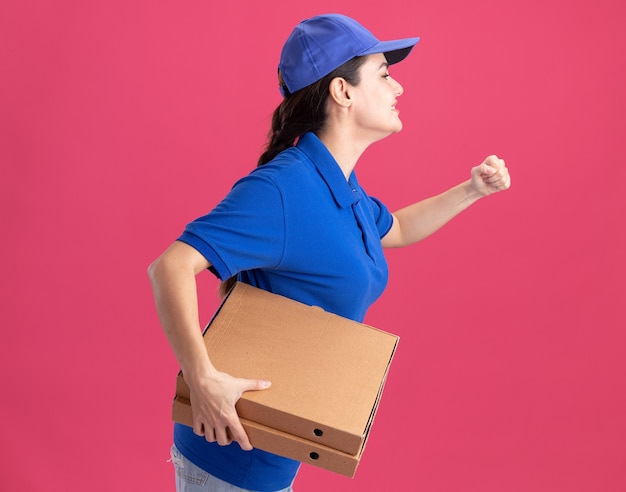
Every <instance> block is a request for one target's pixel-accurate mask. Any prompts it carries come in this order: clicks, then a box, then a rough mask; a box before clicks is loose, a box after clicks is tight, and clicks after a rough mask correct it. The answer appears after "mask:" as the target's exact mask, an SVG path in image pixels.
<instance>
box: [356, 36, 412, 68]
mask: <svg viewBox="0 0 626 492" xmlns="http://www.w3.org/2000/svg"><path fill="white" fill-rule="evenodd" d="M419 40H420V38H405V39H396V40H394V41H380V42H378V43H377V44H375V45H374V46H372V47H371V48H369V49H367V50H365V51H363V52H361V53H359V55H360V56H365V55H373V54H375V53H383V54H384V55H385V58H387V63H389V65H393V64H394V63H398V62H401V61H402V60H404V59H405V58H406V57H407V56H408V54H409V53H410V52H411V50H412V49H413V46H415V45H416V44H417V43H418V42H419Z"/></svg>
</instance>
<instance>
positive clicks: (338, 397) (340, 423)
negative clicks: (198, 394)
mask: <svg viewBox="0 0 626 492" xmlns="http://www.w3.org/2000/svg"><path fill="white" fill-rule="evenodd" d="M204 340H205V344H206V347H207V351H208V353H209V357H210V358H211V361H212V362H213V364H214V365H215V367H216V368H218V369H219V370H220V371H224V372H227V373H229V374H231V375H233V376H238V377H245V378H258V379H268V380H270V381H272V386H271V388H270V389H268V390H264V391H258V392H247V393H245V394H244V395H243V396H242V398H241V399H240V401H239V402H238V403H237V412H238V413H239V416H240V417H241V418H242V419H245V420H248V421H250V422H254V423H256V424H259V425H261V426H266V427H268V428H271V429H274V430H276V431H278V432H280V433H285V434H287V435H291V436H295V437H299V438H301V439H305V440H306V441H311V442H312V443H317V444H320V445H323V446H326V447H328V448H332V449H335V450H337V451H339V452H342V453H347V454H348V455H350V456H355V455H357V454H358V453H359V452H360V451H361V450H362V448H363V446H364V443H365V441H366V439H367V435H368V432H369V428H370V425H371V422H372V419H373V418H374V415H375V412H376V409H377V406H378V402H379V399H380V395H381V392H382V388H383V385H384V381H385V378H386V375H387V371H388V368H389V364H390V363H391V360H392V357H393V355H394V352H395V348H396V345H397V342H398V337H397V336H395V335H392V334H389V333H385V332H383V331H381V330H378V329H376V328H373V327H370V326H367V325H364V324H361V323H357V322H355V321H351V320H348V319H345V318H342V317H340V316H336V315H334V314H331V313H327V312H325V311H324V310H322V309H320V308H317V307H311V306H306V305H304V304H301V303H298V302H296V301H293V300H291V299H287V298H285V297H282V296H277V295H275V294H271V293H269V292H266V291H263V290H261V289H257V288H254V287H251V286H249V285H247V284H243V283H238V284H237V285H236V286H235V287H234V288H233V289H232V290H231V292H230V293H229V295H228V297H227V299H226V300H225V301H224V303H223V304H222V306H221V307H220V309H219V310H218V312H217V313H216V315H215V316H214V318H213V320H212V321H211V323H210V324H209V326H208V327H207V329H206V330H205V333H204ZM177 395H178V396H180V397H181V398H183V399H185V400H188V399H189V388H188V387H187V385H186V383H185V381H184V379H183V377H182V375H180V374H179V377H178V380H177ZM251 442H252V444H253V445H256V444H255V443H254V442H253V441H251ZM257 447H259V448H261V449H263V448H262V447H261V446H260V445H258V446H257ZM272 452H276V451H272ZM279 454H281V453H279ZM282 454H283V455H285V456H287V454H286V453H282Z"/></svg>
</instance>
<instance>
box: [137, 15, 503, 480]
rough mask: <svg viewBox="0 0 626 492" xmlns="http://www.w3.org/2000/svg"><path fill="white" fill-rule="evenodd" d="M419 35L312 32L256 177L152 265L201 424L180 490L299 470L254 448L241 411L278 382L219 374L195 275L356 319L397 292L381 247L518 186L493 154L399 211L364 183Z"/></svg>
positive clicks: (298, 55) (183, 460)
mask: <svg viewBox="0 0 626 492" xmlns="http://www.w3.org/2000/svg"><path fill="white" fill-rule="evenodd" d="M417 42H418V38H406V39H401V40H396V41H379V40H378V39H377V38H376V37H374V35H373V34H371V33H370V32H369V31H368V30H367V29H365V28H364V27H363V26H361V25H360V24H359V23H357V22H356V21H355V20H353V19H351V18H349V17H346V16H342V15H337V14H329V15H321V16H317V17H313V18H311V19H307V20H305V21H303V22H301V23H300V24H299V25H298V26H296V28H295V29H294V30H293V32H292V33H291V35H290V36H289V38H288V39H287V41H286V43H285V45H284V47H283V50H282V53H281V57H280V63H279V66H278V79H279V87H280V90H281V92H282V94H283V96H284V99H283V101H282V103H281V104H280V105H279V107H278V108H277V109H276V111H275V112H274V115H273V118H272V128H271V131H270V135H269V142H268V146H267V149H266V151H265V152H264V153H263V155H262V156H261V157H260V160H259V163H258V164H259V165H258V167H257V168H256V169H255V170H254V171H252V172H251V173H250V174H249V175H248V176H245V177H243V178H241V179H240V180H239V181H238V182H237V183H235V185H234V186H233V188H232V190H231V191H230V193H229V194H228V195H227V196H226V197H225V198H224V199H223V200H222V202H221V203H220V204H219V205H218V206H217V207H215V209H213V210H212V211H211V212H210V213H208V214H207V215H206V216H204V217H200V218H198V219H196V220H194V221H192V222H191V223H189V224H188V225H187V227H186V228H185V230H184V232H183V233H182V234H181V236H180V237H179V238H178V239H177V240H176V241H174V242H173V244H172V245H171V246H170V247H169V248H168V249H167V250H166V251H165V252H164V253H163V254H162V255H161V256H160V257H159V258H158V259H156V260H155V261H154V262H153V263H152V264H151V265H150V267H149V276H150V279H151V281H152V285H153V291H154V297H155V302H156V307H157V312H158V314H159V318H160V321H161V324H162V326H163V329H164V331H165V334H166V336H167V339H168V341H169V343H170V345H171V347H172V350H173V352H174V354H175V355H176V357H177V359H178V361H179V363H180V366H181V369H182V371H183V373H184V375H185V380H186V381H187V383H188V385H189V387H190V390H191V405H192V409H193V418H194V425H193V428H191V427H186V426H184V425H180V424H175V430H174V447H173V448H172V457H173V461H174V463H175V465H176V469H177V489H178V490H179V491H196V490H197V491H200V490H205V491H206V490H213V491H215V490H229V491H239V490H255V491H272V492H274V491H288V490H291V487H292V484H293V481H294V478H295V476H296V473H297V471H298V468H299V463H298V462H295V461H293V460H291V459H287V458H284V457H281V456H277V455H274V454H271V453H267V452H265V451H262V450H259V449H253V448H252V446H251V444H250V441H249V440H248V437H247V436H246V433H245V431H244V429H243V427H242V426H241V423H240V421H239V418H238V416H237V412H236V410H235V403H236V402H237V400H238V399H239V398H240V396H241V394H242V393H243V392H244V391H251V390H264V389H266V388H268V387H269V386H270V382H269V381H262V380H255V379H239V378H235V377H232V376H230V375H229V374H224V373H222V372H220V371H219V370H218V369H217V368H215V367H214V366H213V365H212V364H211V361H210V359H209V357H208V355H207V353H206V349H205V346H204V343H203V341H202V337H201V327H200V325H199V320H198V300H197V293H196V281H195V277H196V275H197V274H199V273H200V272H202V271H203V270H206V269H209V270H210V271H211V272H213V273H214V274H215V276H216V277H218V278H219V279H221V280H222V281H223V282H226V281H227V279H231V278H237V279H238V280H239V281H242V282H246V283H249V284H251V285H254V286H256V287H259V288H261V289H265V290H268V291H271V292H274V293H276V294H280V295H283V296H285V297H289V298H292V299H295V300H296V301H299V302H303V303H305V304H310V305H316V306H320V307H322V308H324V309H325V310H327V311H329V312H332V313H335V314H338V315H340V316H344V317H347V318H350V319H353V320H356V321H362V320H363V317H364V316H365V313H366V311H367V309H368V308H369V306H370V305H371V304H372V303H373V302H374V301H375V300H376V299H377V298H378V297H379V296H380V294H381V293H382V292H383V290H384V288H385V286H386V284H387V277H388V271H387V264H386V262H385V257H384V254H383V248H389V247H394V248H395V247H401V246H406V245H409V244H412V243H415V242H417V241H420V240H421V239H423V238H425V237H427V236H429V235H430V234H432V233H433V232H435V231H436V230H437V229H439V228H440V227H442V226H443V225H444V224H445V223H446V222H448V221H449V220H450V219H451V218H453V217H454V216H455V215H457V214H458V213H460V212H461V211H463V210H464V209H466V208H467V207H468V206H470V205H471V204H473V203H475V202H476V201H477V200H479V199H480V198H482V197H484V196H487V195H490V194H492V193H494V192H497V191H500V190H505V189H507V188H508V187H509V186H510V177H509V173H508V171H507V168H506V166H505V164H504V161H502V160H501V159H499V158H498V157H496V156H489V157H487V158H486V159H485V160H484V161H483V162H482V163H480V164H478V165H477V166H475V167H473V168H472V169H471V172H470V178H469V179H468V180H467V181H465V182H463V183H461V184H459V185H457V186H454V187H452V188H450V189H449V190H447V191H446V192H444V193H442V194H440V195H437V196H434V197H431V198H428V199H426V200H423V201H419V202H417V203H414V204H412V205H409V206H408V207H405V208H403V209H401V210H397V211H395V212H393V213H392V212H390V211H389V210H388V209H387V207H386V206H385V205H384V203H383V201H381V200H379V199H377V198H374V197H372V196H369V195H368V194H367V193H366V192H365V190H364V189H363V188H362V187H361V185H360V184H359V182H358V180H357V177H356V174H355V166H356V164H357V162H358V160H359V157H360V156H361V155H362V153H363V152H364V151H365V150H366V149H367V147H368V146H369V145H371V144H372V143H374V142H376V141H378V140H381V139H383V138H385V137H387V136H388V135H391V134H393V133H396V132H399V131H400V130H401V129H402V122H401V120H400V116H399V110H398V107H397V106H398V100H399V98H400V96H401V95H402V93H403V88H402V86H401V85H400V83H399V82H398V81H396V80H395V79H394V78H392V76H391V75H390V72H389V68H390V65H393V64H394V63H397V62H399V61H401V60H403V59H404V58H405V57H406V56H407V55H408V54H409V52H410V51H411V49H412V48H413V46H414V45H415V44H416V43H417Z"/></svg>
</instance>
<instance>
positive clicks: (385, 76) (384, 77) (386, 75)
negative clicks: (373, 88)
mask: <svg viewBox="0 0 626 492" xmlns="http://www.w3.org/2000/svg"><path fill="white" fill-rule="evenodd" d="M389 77H391V75H389V74H388V73H386V74H385V75H383V79H388V78H389Z"/></svg>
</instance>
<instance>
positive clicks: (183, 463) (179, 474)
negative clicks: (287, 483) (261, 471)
mask: <svg viewBox="0 0 626 492" xmlns="http://www.w3.org/2000/svg"><path fill="white" fill-rule="evenodd" d="M171 454H172V463H174V469H175V470H176V492H250V491H248V490H246V489H242V488H239V487H236V486H235V485H231V484H229V483H228V482H224V481H223V480H220V479H219V478H217V477H214V476H213V475H211V474H209V473H207V472H206V471H204V470H203V469H202V468H200V467H198V466H196V465H194V464H193V463H192V462H191V461H189V460H188V459H187V458H185V457H184V456H183V455H182V454H181V453H180V451H179V450H178V449H177V448H176V446H172V450H171ZM276 492H293V489H292V487H287V488H286V489H281V490H277V491H276Z"/></svg>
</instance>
